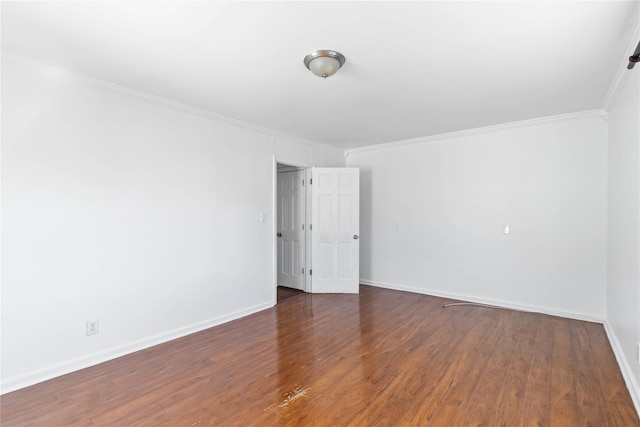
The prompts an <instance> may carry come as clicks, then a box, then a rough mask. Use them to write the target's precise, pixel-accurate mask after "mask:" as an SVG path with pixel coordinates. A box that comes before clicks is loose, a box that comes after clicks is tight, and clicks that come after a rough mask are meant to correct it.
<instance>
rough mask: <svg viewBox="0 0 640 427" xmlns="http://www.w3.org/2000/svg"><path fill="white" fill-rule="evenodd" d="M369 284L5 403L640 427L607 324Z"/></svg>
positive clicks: (157, 414)
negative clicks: (357, 291)
mask: <svg viewBox="0 0 640 427" xmlns="http://www.w3.org/2000/svg"><path fill="white" fill-rule="evenodd" d="M448 302H451V300H445V299H441V298H435V297H429V296H425V295H418V294H411V293H404V292H398V291H392V290H386V289H378V288H373V287H368V286H362V287H361V293H360V295H311V294H301V295H298V296H296V297H295V298H287V299H286V300H283V301H282V302H281V303H280V304H278V305H277V306H276V307H274V308H273V309H269V310H265V311H262V312H260V313H257V314H254V315H252V316H248V317H245V318H242V319H239V320H236V321H233V322H230V323H227V324H225V325H221V326H218V327H215V328H211V329H208V330H206V331H203V332H200V333H197V334H193V335H190V336H188V337H185V338H182V339H179V340H175V341H172V342H169V343H166V344H162V345H159V346H155V347H153V348H150V349H147V350H143V351H140V352H137V353H134V354H131V355H128V356H125V357H121V358H119V359H116V360H113V361H109V362H106V363H103V364H101V365H98V366H95V367H92V368H88V369H85V370H82V371H78V372H75V373H72V374H69V375H66V376H63V377H60V378H57V379H54V380H51V381H47V382H44V383H41V384H39V385H36V386H33V387H29V388H26V389H23V390H19V391H16V392H13V393H9V394H6V395H4V396H3V397H2V418H1V420H2V426H3V427H8V426H27V425H33V426H72V425H73V426H98V425H101V426H102V425H114V426H131V425H145V426H201V425H202V426H204V425H217V426H252V425H253V426H275V425H277V426H304V425H317V426H347V425H349V426H447V427H451V426H521V425H536V426H625V427H633V426H639V425H640V421H639V420H638V414H637V413H636V411H635V409H634V406H633V403H632V401H631V398H630V396H629V393H628V391H627V389H626V388H625V385H624V382H623V379H622V376H621V374H620V371H619V369H618V367H617V364H616V361H615V357H614V355H613V353H612V351H611V348H610V346H609V343H608V341H607V338H606V335H605V332H604V329H603V327H602V325H599V324H595V323H589V322H581V321H575V320H568V319H563V318H557V317H552V316H546V315H541V314H533V313H524V312H518V311H510V310H502V309H496V308H489V307H479V306H468V305H463V306H453V307H449V308H442V305H443V304H445V303H448Z"/></svg>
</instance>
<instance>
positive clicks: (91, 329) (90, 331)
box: [87, 319, 98, 335]
mask: <svg viewBox="0 0 640 427" xmlns="http://www.w3.org/2000/svg"><path fill="white" fill-rule="evenodd" d="M97 333H98V319H93V320H87V335H95V334H97Z"/></svg>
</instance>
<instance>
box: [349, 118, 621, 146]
mask: <svg viewBox="0 0 640 427" xmlns="http://www.w3.org/2000/svg"><path fill="white" fill-rule="evenodd" d="M586 117H599V118H601V119H603V120H605V121H606V120H607V119H608V117H609V113H607V112H606V111H604V110H587V111H579V112H575V113H567V114H558V115H555V116H547V117H539V118H536V119H529V120H521V121H517V122H510V123H503V124H500V125H492V126H485V127H481V128H474V129H467V130H461V131H457V132H449V133H441V134H438V135H430V136H423V137H419V138H412V139H404V140H401V141H394V142H386V143H383V144H376V145H369V146H366V147H358V148H352V149H350V150H347V152H346V156H347V157H348V156H349V155H350V154H353V153H364V152H367V151H378V150H385V149H389V148H397V147H402V146H405V145H413V144H422V143H425V142H431V141H440V140H443V139H451V138H461V137H465V136H473V135H481V134H485V133H490V132H498V131H501V130H507V129H515V128H521V127H528V126H535V125H541V124H545V123H552V122H558V121H566V120H575V119H582V118H586Z"/></svg>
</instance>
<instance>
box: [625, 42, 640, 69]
mask: <svg viewBox="0 0 640 427" xmlns="http://www.w3.org/2000/svg"><path fill="white" fill-rule="evenodd" d="M636 62H640V42H638V46H637V47H636V51H635V52H633V55H631V56H630V57H629V65H627V69H629V70H630V69H632V68H633V67H634V66H635V65H636Z"/></svg>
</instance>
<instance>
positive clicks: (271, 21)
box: [2, 1, 640, 148]
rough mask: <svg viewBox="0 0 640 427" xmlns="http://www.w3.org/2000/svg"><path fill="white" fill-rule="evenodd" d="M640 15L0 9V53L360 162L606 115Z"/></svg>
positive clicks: (481, 8) (171, 6)
mask: <svg viewBox="0 0 640 427" xmlns="http://www.w3.org/2000/svg"><path fill="white" fill-rule="evenodd" d="M639 4H640V2H638V1H631V2H625V1H570V2H565V1H531V2H515V1H512V2H505V1H502V2H488V1H472V2H458V1H447V2H445V1H441V2H438V1H425V2H397V1H394V2H345V1H342V2H328V1H323V2H270V1H261V2H205V1H200V2H186V1H181V2H150V1H146V2H139V1H135V2H134V1H130V2H44V3H43V2H2V48H3V50H4V51H8V52H11V53H14V54H17V55H21V56H27V57H32V58H35V59H38V60H41V61H44V62H46V63H50V64H55V65H60V66H62V67H65V68H69V69H72V70H74V71H75V72H79V73H81V74H85V75H87V76H90V77H95V78H99V79H103V80H107V81H109V82H113V83H116V84H119V85H123V86H126V87H130V88H134V89H137V90H140V91H144V92H148V93H150V94H153V95H157V96H160V97H165V98H169V99H171V100H174V101H178V102H181V103H184V104H188V105H190V106H194V107H197V108H200V109H204V110H207V111H210V112H214V113H217V114H220V115H223V116H227V117H230V118H233V119H237V120H241V121H244V122H247V123H250V124H252V125H256V126H261V127H265V128H269V129H273V130H275V131H278V132H280V133H286V134H289V135H293V136H297V137H300V138H304V139H307V140H310V141H314V142H319V143H323V144H327V145H333V146H335V147H338V148H353V147H359V146H365V145H372V144H379V143H384V142H391V141H399V140H404V139H410V138H417V137H423V136H430V135H436V134H441V133H447V132H453V131H459V130H465V129H473V128H478V127H483V126H489V125H495V124H500V123H508V122H512V121H519V120H526V119H532V118H537V117H546V116H551V115H556V114H563V113H570V112H577V111H585V110H592V109H598V108H602V107H603V104H604V99H605V97H606V94H607V91H608V89H609V86H610V85H611V83H612V81H613V80H614V77H615V75H616V72H617V70H618V67H619V66H620V63H621V61H622V60H623V59H624V58H625V57H627V56H629V55H630V54H631V52H627V48H628V46H629V43H630V42H631V41H632V40H631V37H632V35H633V32H634V30H635V29H636V27H637V25H638V22H639V14H640V8H639ZM315 49H334V50H338V51H340V52H341V53H343V54H344V55H345V56H346V58H347V62H346V64H345V65H344V67H343V68H342V69H341V70H340V71H338V73H337V74H336V75H335V76H333V77H330V78H328V79H326V80H322V79H320V78H318V77H316V76H314V75H313V74H311V73H310V72H309V71H308V70H307V69H306V68H305V67H304V65H303V63H302V60H303V58H304V56H305V55H306V54H308V53H310V52H311V51H313V50H315Z"/></svg>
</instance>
